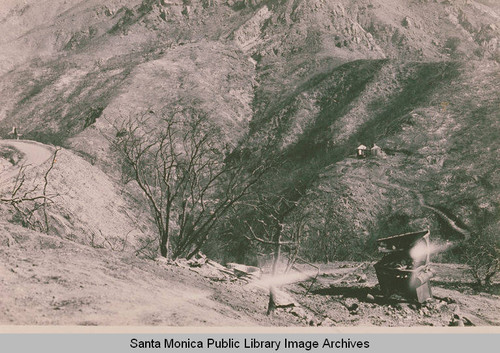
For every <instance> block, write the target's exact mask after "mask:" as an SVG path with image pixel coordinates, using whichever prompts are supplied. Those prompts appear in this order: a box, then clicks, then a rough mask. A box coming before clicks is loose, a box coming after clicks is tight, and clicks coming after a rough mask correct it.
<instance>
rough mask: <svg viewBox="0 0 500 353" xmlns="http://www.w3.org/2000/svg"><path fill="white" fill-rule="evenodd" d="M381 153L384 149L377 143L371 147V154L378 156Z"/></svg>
mask: <svg viewBox="0 0 500 353" xmlns="http://www.w3.org/2000/svg"><path fill="white" fill-rule="evenodd" d="M381 154H382V149H381V148H380V147H379V146H377V145H376V144H373V147H372V148H371V155H372V156H375V157H377V156H380V155H381Z"/></svg>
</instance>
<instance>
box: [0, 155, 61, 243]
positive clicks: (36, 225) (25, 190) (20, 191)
mask: <svg viewBox="0 0 500 353" xmlns="http://www.w3.org/2000/svg"><path fill="white" fill-rule="evenodd" d="M57 152H59V148H56V149H55V150H54V153H53V155H52V159H51V162H50V166H49V168H48V169H47V171H46V172H45V173H44V175H43V185H42V186H41V187H40V184H34V185H33V186H31V187H26V168H27V167H26V166H21V167H20V168H19V171H18V173H17V175H16V179H15V181H14V186H13V188H12V191H11V194H10V196H9V197H3V198H0V202H3V203H6V204H9V205H11V206H12V207H13V208H14V210H15V211H16V213H17V216H18V217H20V222H21V224H22V225H23V226H25V227H27V228H30V229H33V230H38V231H41V232H44V233H49V218H48V214H47V206H48V204H50V203H52V202H54V198H55V197H56V196H57V194H49V193H48V191H47V188H48V185H49V179H48V178H49V174H50V172H51V171H52V169H53V168H54V164H55V162H56V157H57ZM40 188H41V190H40ZM40 213H41V215H40Z"/></svg>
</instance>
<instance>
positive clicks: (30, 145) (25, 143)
mask: <svg viewBox="0 0 500 353" xmlns="http://www.w3.org/2000/svg"><path fill="white" fill-rule="evenodd" d="M0 146H11V147H14V148H15V149H17V150H18V151H20V152H22V153H23V154H24V157H23V159H22V160H21V161H19V163H18V164H17V165H15V166H12V167H9V168H7V169H5V170H0V185H1V183H3V182H5V181H7V180H9V179H11V178H14V177H15V176H16V175H17V173H18V172H19V169H20V168H21V166H23V165H24V166H28V165H29V166H32V167H33V166H38V165H41V164H43V163H45V161H47V160H48V159H49V158H50V157H51V156H52V153H53V150H52V148H51V147H50V146H47V145H44V144H42V143H39V142H35V141H29V140H0Z"/></svg>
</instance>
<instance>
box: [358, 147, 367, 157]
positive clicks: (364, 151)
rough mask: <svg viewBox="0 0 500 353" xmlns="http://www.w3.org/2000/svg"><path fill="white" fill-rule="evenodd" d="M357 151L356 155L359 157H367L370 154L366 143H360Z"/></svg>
mask: <svg viewBox="0 0 500 353" xmlns="http://www.w3.org/2000/svg"><path fill="white" fill-rule="evenodd" d="M356 151H357V153H356V156H357V157H358V158H365V157H366V156H367V155H368V153H367V152H368V148H367V147H366V146H365V145H359V146H358V148H357V149H356Z"/></svg>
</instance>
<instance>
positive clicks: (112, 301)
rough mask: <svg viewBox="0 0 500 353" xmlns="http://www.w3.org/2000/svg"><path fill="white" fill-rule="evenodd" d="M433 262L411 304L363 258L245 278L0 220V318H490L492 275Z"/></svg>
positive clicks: (248, 322)
mask: <svg viewBox="0 0 500 353" xmlns="http://www.w3.org/2000/svg"><path fill="white" fill-rule="evenodd" d="M433 267H434V269H435V271H436V273H437V275H436V277H435V278H434V279H433V282H432V283H433V293H434V296H435V297H434V299H432V300H430V301H428V302H426V303H424V304H418V303H413V302H408V301H406V300H404V299H401V298H392V299H389V300H386V299H383V298H382V297H380V296H379V290H378V288H377V280H376V276H375V272H374V270H373V266H372V265H371V264H369V263H352V262H351V263H346V262H344V263H330V264H328V265H320V273H319V276H318V277H317V280H316V281H315V282H314V284H313V285H312V286H310V284H311V279H304V278H303V279H302V282H296V281H297V280H301V278H300V277H301V275H299V276H295V275H294V274H291V275H290V276H288V277H279V278H277V279H274V280H271V279H269V277H264V278H267V279H265V280H255V279H254V280H245V279H241V278H237V277H236V276H232V275H228V274H227V273H226V272H221V271H219V270H216V269H214V268H213V267H211V266H207V265H201V266H200V267H198V266H194V267H192V266H190V265H189V264H187V263H186V262H183V261H179V262H177V263H167V262H165V261H161V260H160V261H152V260H143V259H140V258H138V257H136V256H134V255H133V254H130V253H127V252H116V251H110V250H107V249H102V248H93V247H90V246H83V245H80V244H77V243H75V242H71V241H69V240H64V239H61V238H59V237H55V236H48V235H44V234H41V233H36V232H33V231H29V230H26V229H25V228H22V227H19V226H14V225H11V224H7V223H4V222H2V223H1V224H0V289H1V290H0V325H118V326H121V325H138V326H142V325H168V326H310V325H314V326H383V327H391V326H449V325H454V326H462V325H465V326H467V325H475V326H491V325H500V320H499V317H500V315H499V313H500V295H499V281H498V278H497V279H496V284H495V285H494V286H493V287H491V288H489V290H487V291H486V290H478V289H475V288H474V287H473V286H472V285H471V282H470V281H471V278H469V277H468V274H467V269H466V267H465V266H463V265H454V264H435V265H433ZM270 283H278V284H281V285H280V286H279V294H280V295H278V296H277V297H278V298H284V299H280V300H281V304H283V305H285V306H287V307H286V308H278V309H276V310H275V311H274V312H273V313H272V314H271V315H269V316H268V315H266V311H267V304H268V300H269V297H268V285H269V284H270ZM308 289H309V291H308ZM291 304H292V305H291Z"/></svg>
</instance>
